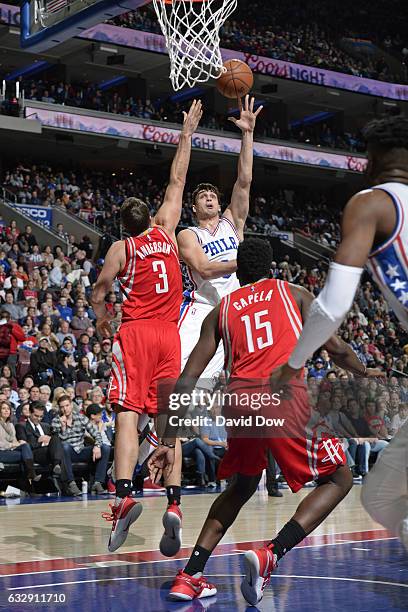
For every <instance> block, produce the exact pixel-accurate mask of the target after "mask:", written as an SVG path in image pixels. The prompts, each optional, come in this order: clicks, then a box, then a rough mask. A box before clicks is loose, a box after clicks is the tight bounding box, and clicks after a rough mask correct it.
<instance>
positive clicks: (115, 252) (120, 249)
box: [91, 240, 126, 338]
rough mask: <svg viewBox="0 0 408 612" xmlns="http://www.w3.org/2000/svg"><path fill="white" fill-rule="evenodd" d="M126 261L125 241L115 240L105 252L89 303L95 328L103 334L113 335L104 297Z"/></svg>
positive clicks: (106, 335)
mask: <svg viewBox="0 0 408 612" xmlns="http://www.w3.org/2000/svg"><path fill="white" fill-rule="evenodd" d="M125 261H126V253H125V243H124V241H123V240H118V242H115V243H114V244H113V245H112V246H111V248H110V249H109V251H108V252H107V255H106V258H105V263H104V264H103V268H102V271H101V273H100V274H99V276H98V280H97V281H96V283H95V286H94V288H93V291H92V297H91V304H92V308H93V310H94V312H95V314H96V329H97V330H98V332H99V333H100V334H101V335H102V336H104V337H108V338H110V337H111V336H113V332H112V329H111V327H110V323H109V319H110V317H109V314H108V313H107V311H106V307H105V297H106V295H107V293H109V291H110V290H111V289H112V283H113V281H114V280H115V278H116V276H117V275H118V274H119V272H120V271H121V270H122V268H123V266H124V265H125Z"/></svg>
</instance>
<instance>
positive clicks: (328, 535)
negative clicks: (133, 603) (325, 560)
mask: <svg viewBox="0 0 408 612" xmlns="http://www.w3.org/2000/svg"><path fill="white" fill-rule="evenodd" d="M203 495H212V494H211V493H208V494H207V493H203ZM96 501H98V500H96ZM108 501H109V500H108ZM63 503H65V502H63ZM27 505H28V504H27ZM30 505H39V504H30ZM0 512H1V506H0ZM367 531H369V532H375V531H386V529H385V528H384V527H373V528H371V529H360V530H357V531H356V530H354V531H334V532H333V533H312V534H310V535H309V536H307V537H308V538H318V537H320V538H326V537H330V536H336V535H347V534H349V533H366V532H367ZM384 539H389V538H384ZM375 540H377V538H375ZM258 541H260V540H258ZM341 541H342V540H341ZM356 541H358V542H359V541H361V540H356ZM353 542H354V540H353ZM225 544H226V545H230V546H233V545H234V544H237V545H239V544H247V542H245V541H244V542H225ZM307 546H315V544H305V545H303V546H302V548H306V547H307ZM320 546H324V544H320ZM191 549H193V546H191ZM132 552H134V551H129V552H128V553H126V552H124V553H119V554H132ZM138 552H139V553H140V554H142V553H143V554H146V553H152V552H160V549H159V548H154V549H153V550H152V549H150V550H140V551H138ZM103 554H106V553H93V554H91V555H86V558H87V559H89V558H90V557H100V556H101V555H103ZM82 557H83V555H81V556H80V557H79V558H82ZM75 559H78V557H64V558H61V557H41V558H37V559H30V560H28V561H17V562H16V563H15V565H19V564H20V563H40V562H42V561H58V560H62V561H75ZM142 563H147V562H145V561H143V562H142ZM149 563H151V562H150V561H149ZM2 565H10V563H9V562H8V561H5V562H4V563H0V568H1V566H2ZM49 571H60V570H49ZM65 571H67V570H65ZM29 573H30V574H31V573H32V572H29ZM33 573H34V572H33ZM39 573H40V572H39ZM41 573H42V572H41ZM4 575H6V574H4ZM10 575H11V576H18V575H19V574H10ZM0 577H1V574H0Z"/></svg>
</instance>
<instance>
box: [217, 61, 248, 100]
mask: <svg viewBox="0 0 408 612" xmlns="http://www.w3.org/2000/svg"><path fill="white" fill-rule="evenodd" d="M224 68H226V72H223V74H222V75H221V76H220V77H219V78H218V79H217V89H218V91H219V92H220V93H221V94H222V95H223V96H225V97H226V98H242V97H243V96H246V94H247V93H248V92H249V91H250V90H251V88H252V86H253V84H254V75H253V72H252V70H251V69H250V67H249V66H248V64H245V62H242V61H241V60H239V59H232V60H228V61H226V62H224Z"/></svg>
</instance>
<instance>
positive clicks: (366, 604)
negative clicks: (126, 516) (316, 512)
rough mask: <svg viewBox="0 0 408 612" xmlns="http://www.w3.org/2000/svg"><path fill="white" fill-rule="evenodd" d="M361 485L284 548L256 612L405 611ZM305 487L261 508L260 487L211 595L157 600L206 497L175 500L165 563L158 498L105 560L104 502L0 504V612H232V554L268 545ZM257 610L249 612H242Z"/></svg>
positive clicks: (403, 588) (385, 540)
mask: <svg viewBox="0 0 408 612" xmlns="http://www.w3.org/2000/svg"><path fill="white" fill-rule="evenodd" d="M360 491H361V487H360V486H355V487H354V488H353V489H352V491H351V493H350V495H349V496H348V498H347V499H346V500H345V501H344V502H343V503H342V504H341V505H340V506H339V507H338V508H337V509H336V510H335V512H334V513H333V514H332V515H331V516H330V517H329V518H328V519H327V520H326V521H325V523H324V524H323V525H321V526H320V528H319V529H318V530H317V531H316V532H315V533H313V534H312V535H311V536H309V537H308V538H307V540H306V541H305V542H304V543H303V544H302V545H300V546H299V547H297V548H296V549H294V550H292V551H291V552H290V553H289V554H288V555H287V556H286V557H285V558H284V559H283V560H282V561H281V562H280V565H279V568H278V569H277V571H276V572H275V573H274V574H273V576H272V579H271V584H270V586H269V587H268V589H267V590H266V593H265V596H264V599H263V601H262V602H261V603H260V604H259V605H258V608H257V609H258V610H260V611H262V612H266V611H268V612H273V611H275V610H276V611H279V612H280V611H284V610H290V611H291V612H293V611H296V612H297V611H299V612H309V611H310V612H312V611H316V610H318V611H320V610H322V611H327V612H329V611H330V612H331V611H336V612H337V611H339V610H341V611H342V612H349V611H350V612H351V611H352V612H368V611H370V612H371V611H373V612H383V611H384V612H385V611H387V612H388V611H389V612H391V611H400V610H408V557H407V556H406V555H405V553H404V550H403V548H402V546H401V545H400V543H399V541H398V540H397V539H396V538H394V537H392V535H391V534H390V533H388V532H387V531H386V530H384V529H383V528H382V527H381V526H380V525H378V524H376V523H374V522H373V521H372V520H371V519H370V518H369V517H368V515H367V514H366V513H365V511H364V510H363V508H362V507H361V504H360ZM307 493H308V489H303V491H302V492H301V493H300V494H298V495H293V494H292V493H291V492H290V491H288V490H283V497H282V498H269V497H268V496H267V493H266V491H265V490H264V489H260V490H259V491H258V492H257V493H256V495H255V496H254V498H253V499H252V500H251V501H250V502H249V503H248V504H247V506H246V507H245V509H244V510H243V511H242V513H241V515H240V516H239V518H238V520H237V522H236V523H235V525H234V526H233V528H232V529H231V530H230V531H229V532H228V533H227V535H226V536H225V537H224V539H223V540H222V542H221V544H220V545H219V546H218V548H217V549H216V551H215V553H214V555H213V557H212V558H211V559H210V561H209V563H208V565H207V571H206V577H207V578H208V579H209V580H210V581H212V582H214V583H215V584H216V586H217V587H218V594H217V596H216V597H212V598H209V599H203V600H196V601H194V602H187V603H176V602H171V601H168V600H167V593H168V589H169V586H170V583H171V581H172V579H173V577H174V575H175V573H176V571H177V570H178V569H179V568H181V567H183V565H184V564H185V559H186V558H188V556H189V554H190V552H191V547H192V546H193V544H194V543H195V539H196V537H197V535H198V533H199V530H200V528H201V525H202V523H203V520H204V518H205V516H206V514H207V511H208V508H209V506H210V504H211V503H212V501H213V499H214V495H215V494H212V493H207V494H203V493H201V494H197V493H189V494H187V495H185V496H184V497H183V506H182V507H183V512H184V530H183V545H184V547H183V548H182V550H181V551H180V552H179V554H178V555H177V558H175V559H166V558H164V557H162V556H161V554H160V552H159V551H158V543H159V540H160V537H161V532H162V527H161V516H162V513H163V510H164V508H165V504H166V498H165V497H164V496H162V495H157V494H155V495H151V496H150V497H146V496H144V499H143V505H144V511H143V514H142V515H141V517H140V519H139V520H138V521H137V522H136V523H135V524H134V525H133V528H132V530H131V533H130V534H129V536H128V539H127V542H126V546H123V547H122V548H121V549H119V551H118V552H117V553H114V554H109V553H108V552H107V548H106V544H107V540H108V537H109V532H110V524H109V523H106V522H105V521H104V520H103V519H102V518H101V513H102V512H103V511H106V510H107V503H108V499H109V498H108V496H106V499H101V498H97V499H96V498H92V497H88V498H87V499H84V500H81V501H58V500H57V499H56V498H50V497H44V498H40V499H35V500H33V501H31V502H30V500H29V501H27V502H26V503H23V502H21V503H19V502H17V503H16V502H15V501H7V502H2V505H1V506H0V525H1V539H0V582H1V588H0V593H1V595H0V609H1V610H10V611H11V610H18V611H21V612H25V611H26V610H27V611H28V610H71V611H73V612H76V611H80V610H87V611H89V612H94V611H95V612H105V611H109V612H110V611H112V612H116V611H122V610H126V611H127V610H132V611H133V610H134V611H135V612H139V611H141V612H161V611H165V612H171V611H173V610H174V611H175V612H187V611H188V612H194V611H199V610H211V611H212V612H221V611H222V612H229V611H231V612H232V611H234V612H235V611H237V612H241V611H243V610H246V609H247V608H248V609H250V607H249V606H247V605H246V603H245V601H244V599H243V598H242V595H241V592H240V582H241V574H242V570H241V553H242V552H243V551H245V550H247V549H248V548H252V547H254V546H259V545H261V543H262V542H263V540H264V539H269V538H270V537H272V536H273V535H274V534H275V533H276V531H277V530H278V529H279V528H280V526H282V525H283V524H284V523H285V522H286V521H287V520H288V519H289V518H290V516H291V515H292V513H293V512H294V510H295V507H296V505H297V504H298V503H299V501H300V499H301V498H302V497H304V496H305V495H306V494H307ZM252 609H256V608H252Z"/></svg>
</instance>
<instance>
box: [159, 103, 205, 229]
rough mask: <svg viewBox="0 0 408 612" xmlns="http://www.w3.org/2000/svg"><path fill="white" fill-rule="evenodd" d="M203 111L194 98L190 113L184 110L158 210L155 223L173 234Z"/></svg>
mask: <svg viewBox="0 0 408 612" xmlns="http://www.w3.org/2000/svg"><path fill="white" fill-rule="evenodd" d="M202 114H203V111H202V106H201V102H200V101H197V100H194V101H193V103H192V105H191V107H190V110H189V111H188V113H186V112H184V113H183V115H184V123H183V127H182V130H181V133H180V140H179V144H178V146H177V151H176V155H175V156H174V159H173V163H172V165H171V170H170V180H169V184H168V186H167V189H166V193H165V195H164V200H163V204H162V205H161V206H160V208H159V210H158V211H157V213H156V215H155V217H154V219H153V224H155V225H161V226H162V227H164V228H165V229H166V230H167V232H168V233H169V234H170V235H171V236H173V237H175V236H174V234H175V231H176V227H177V225H178V224H179V222H180V217H181V209H182V206H183V192H184V186H185V184H186V177H187V171H188V166H189V164H190V157H191V138H192V136H193V134H194V132H195V131H196V129H197V126H198V124H199V121H200V119H201V117H202Z"/></svg>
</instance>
